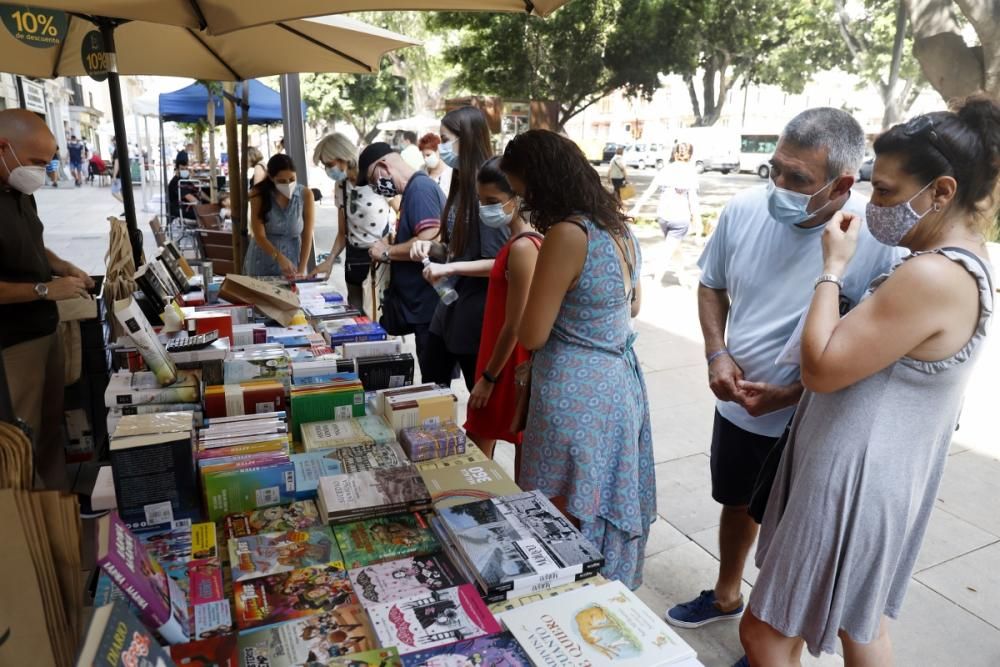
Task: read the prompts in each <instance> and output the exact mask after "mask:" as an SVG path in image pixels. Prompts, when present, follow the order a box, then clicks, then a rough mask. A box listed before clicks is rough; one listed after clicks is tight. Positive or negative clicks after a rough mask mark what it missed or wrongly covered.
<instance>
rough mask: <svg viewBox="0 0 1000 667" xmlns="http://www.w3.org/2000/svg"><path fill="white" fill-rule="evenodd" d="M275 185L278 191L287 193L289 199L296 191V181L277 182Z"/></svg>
mask: <svg viewBox="0 0 1000 667" xmlns="http://www.w3.org/2000/svg"><path fill="white" fill-rule="evenodd" d="M274 187H275V189H276V190H277V191H278V192H280V193H281V194H283V195H285V197H287V198H289V199H291V198H292V192H294V191H295V183H294V182H292V183H275V184H274Z"/></svg>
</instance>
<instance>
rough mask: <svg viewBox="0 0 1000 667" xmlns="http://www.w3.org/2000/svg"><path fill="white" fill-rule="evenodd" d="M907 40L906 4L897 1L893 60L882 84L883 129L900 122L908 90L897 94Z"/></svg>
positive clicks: (900, 0)
mask: <svg viewBox="0 0 1000 667" xmlns="http://www.w3.org/2000/svg"><path fill="white" fill-rule="evenodd" d="M905 40H906V6H905V5H904V4H903V2H902V0H897V2H896V32H895V34H894V35H893V40H892V60H891V61H890V63H889V76H888V77H887V78H886V80H885V83H884V84H883V85H882V86H880V88H881V91H880V92H881V93H882V107H883V110H882V129H883V130H887V129H889V128H890V127H892V126H893V125H895V124H896V123H898V122H899V119H900V116H901V115H902V113H901V109H900V103H901V102H902V100H903V99H905V97H906V95H907V94H908V92H909V91H908V90H907V91H905V92H904V94H903V96H902V97H900V96H899V95H897V94H896V87H897V86H898V85H899V68H900V66H901V64H902V61H903V43H904V42H905Z"/></svg>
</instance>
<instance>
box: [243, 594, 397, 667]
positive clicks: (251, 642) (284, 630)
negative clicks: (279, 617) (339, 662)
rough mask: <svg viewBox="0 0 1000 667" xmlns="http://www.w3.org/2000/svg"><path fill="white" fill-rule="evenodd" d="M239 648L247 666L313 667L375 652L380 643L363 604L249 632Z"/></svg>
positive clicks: (343, 607) (244, 635)
mask: <svg viewBox="0 0 1000 667" xmlns="http://www.w3.org/2000/svg"><path fill="white" fill-rule="evenodd" d="M237 645H238V649H239V655H240V660H241V663H242V664H243V665H253V666H254V667H263V666H264V665H267V667H302V666H303V665H309V666H310V667H313V666H315V665H326V664H328V661H330V660H331V659H334V658H343V657H345V656H349V655H352V654H355V653H361V652H365V651H371V650H372V649H375V648H376V647H377V646H378V642H377V641H376V639H375V635H374V633H373V632H372V628H371V624H370V623H369V621H368V617H367V615H366V614H365V610H364V609H363V608H362V607H361V605H343V606H340V607H337V608H336V609H335V610H333V611H328V612H324V613H322V614H317V615H315V616H307V617H305V618H300V619H296V620H294V621H289V622H287V623H279V624H278V625H268V626H265V627H262V628H257V629H254V630H248V631H246V632H244V633H242V634H240V637H239V640H238V642H237Z"/></svg>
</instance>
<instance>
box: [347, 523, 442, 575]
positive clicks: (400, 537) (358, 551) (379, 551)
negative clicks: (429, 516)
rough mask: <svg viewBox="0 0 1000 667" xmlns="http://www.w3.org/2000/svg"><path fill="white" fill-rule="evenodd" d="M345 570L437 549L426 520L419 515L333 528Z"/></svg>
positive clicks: (348, 524) (437, 545)
mask: <svg viewBox="0 0 1000 667" xmlns="http://www.w3.org/2000/svg"><path fill="white" fill-rule="evenodd" d="M333 533H334V535H335V536H336V538H337V544H338V545H339V546H340V552H341V554H342V555H343V557H344V564H345V565H346V566H347V568H348V569H350V568H357V567H363V566H366V565H372V564H373V563H382V562H384V561H390V560H394V559H396V558H401V557H403V556H415V555H418V554H429V553H432V552H434V551H436V550H438V549H439V548H440V545H439V544H438V541H437V539H436V538H435V537H434V532H433V531H432V530H431V529H430V526H429V525H428V524H427V520H426V519H425V518H424V516H423V515H421V514H420V513H418V512H412V513H401V514H393V515H391V516H384V517H377V518H374V519H364V520H362V521H355V522H353V523H346V524H340V525H338V526H334V527H333Z"/></svg>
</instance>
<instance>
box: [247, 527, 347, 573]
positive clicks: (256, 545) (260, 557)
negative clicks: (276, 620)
mask: <svg viewBox="0 0 1000 667" xmlns="http://www.w3.org/2000/svg"><path fill="white" fill-rule="evenodd" d="M229 564H230V566H231V567H232V570H233V581H234V582H237V581H246V580H248V579H256V578H257V577H265V576H267V575H270V574H278V573H281V572H291V571H292V570H297V569H299V568H303V567H309V566H310V565H337V566H338V567H340V569H341V570H343V569H345V568H344V558H343V556H341V555H340V549H339V548H338V547H337V541H336V540H335V539H334V538H333V533H331V532H330V529H329V528H326V527H322V528H311V529H309V530H289V531H286V532H284V533H266V534H263V535H248V536H246V537H235V538H233V539H231V540H229Z"/></svg>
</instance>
